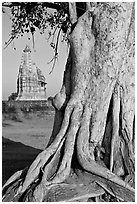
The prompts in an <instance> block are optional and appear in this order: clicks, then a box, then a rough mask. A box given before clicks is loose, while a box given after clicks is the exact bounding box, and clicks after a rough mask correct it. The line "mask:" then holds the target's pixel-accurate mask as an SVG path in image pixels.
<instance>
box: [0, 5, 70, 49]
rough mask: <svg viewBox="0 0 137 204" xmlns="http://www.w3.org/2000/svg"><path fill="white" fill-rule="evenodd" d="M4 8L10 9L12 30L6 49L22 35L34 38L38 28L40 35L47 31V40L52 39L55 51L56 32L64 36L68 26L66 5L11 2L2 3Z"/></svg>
mask: <svg viewBox="0 0 137 204" xmlns="http://www.w3.org/2000/svg"><path fill="white" fill-rule="evenodd" d="M4 6H7V7H10V8H11V15H12V18H11V20H12V29H11V33H10V38H9V39H8V41H7V42H6V43H5V44H6V47H7V46H8V45H9V44H10V43H11V42H12V41H13V40H14V39H15V38H18V37H20V36H23V35H24V33H31V34H32V36H34V33H35V31H36V29H37V28H38V29H39V31H40V33H41V34H43V33H45V30H46V29H48V31H49V32H48V39H49V38H50V37H51V36H52V37H53V39H52V43H51V46H52V47H53V48H54V49H55V43H54V37H55V34H56V32H57V31H59V29H61V30H62V31H63V34H66V33H67V30H68V28H69V26H70V22H69V17H68V3H48V2H12V3H3V7H4ZM64 36H65V35H64Z"/></svg>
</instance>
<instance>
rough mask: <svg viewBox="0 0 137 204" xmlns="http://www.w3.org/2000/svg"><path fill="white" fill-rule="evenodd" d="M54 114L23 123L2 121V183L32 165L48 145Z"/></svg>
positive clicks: (29, 119) (26, 119) (30, 119)
mask: <svg viewBox="0 0 137 204" xmlns="http://www.w3.org/2000/svg"><path fill="white" fill-rule="evenodd" d="M53 122H54V112H50V113H48V114H45V115H44V116H42V117H40V116H39V117H37V116H36V115H35V116H33V115H31V117H28V118H23V119H22V120H21V121H15V120H9V119H8V118H6V117H3V120H2V183H3V184H4V183H5V182H6V180H7V179H8V178H9V177H10V176H11V175H12V174H13V173H14V172H16V171H18V170H20V169H23V168H25V167H26V166H28V165H30V164H31V163H32V161H33V160H34V158H35V157H36V156H37V155H38V153H39V152H40V151H42V149H44V148H45V146H46V144H47V143H48V140H49V137H50V135H51V132H52V127H53Z"/></svg>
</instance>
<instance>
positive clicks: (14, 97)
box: [8, 93, 18, 101]
mask: <svg viewBox="0 0 137 204" xmlns="http://www.w3.org/2000/svg"><path fill="white" fill-rule="evenodd" d="M17 96H18V94H17V93H12V94H11V95H10V96H9V97H8V101H15V100H16V98H17Z"/></svg>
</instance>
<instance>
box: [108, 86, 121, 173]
mask: <svg viewBox="0 0 137 204" xmlns="http://www.w3.org/2000/svg"><path fill="white" fill-rule="evenodd" d="M119 92H120V91H119V86H118V85H117V84H116V86H115V88H114V92H113V95H112V100H113V113H112V137H111V154H110V171H112V170H113V154H114V145H115V141H116V138H117V137H118V135H119V114H120V93H119Z"/></svg>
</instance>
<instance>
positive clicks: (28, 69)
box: [16, 45, 47, 100]
mask: <svg viewBox="0 0 137 204" xmlns="http://www.w3.org/2000/svg"><path fill="white" fill-rule="evenodd" d="M46 84H47V83H46V80H45V77H44V76H43V75H42V71H41V70H40V69H39V68H38V67H37V66H36V64H35V63H34V62H33V61H32V52H31V50H30V48H29V46H28V45H26V47H25V49H24V50H23V54H22V60H21V64H20V67H19V73H18V79H17V98H16V100H46Z"/></svg>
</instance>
